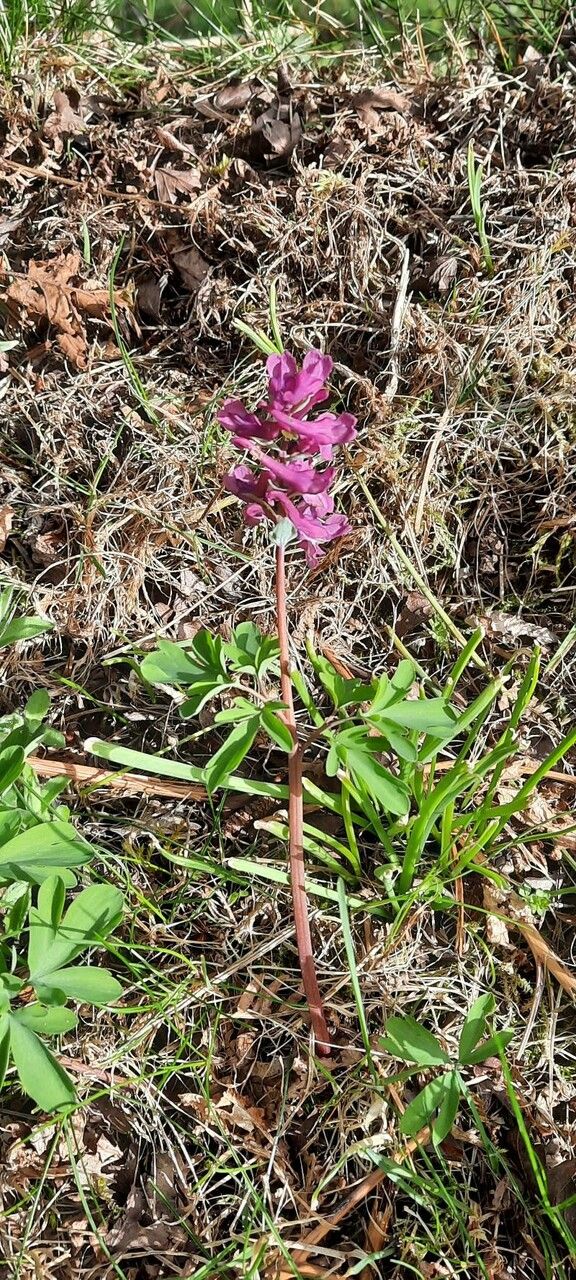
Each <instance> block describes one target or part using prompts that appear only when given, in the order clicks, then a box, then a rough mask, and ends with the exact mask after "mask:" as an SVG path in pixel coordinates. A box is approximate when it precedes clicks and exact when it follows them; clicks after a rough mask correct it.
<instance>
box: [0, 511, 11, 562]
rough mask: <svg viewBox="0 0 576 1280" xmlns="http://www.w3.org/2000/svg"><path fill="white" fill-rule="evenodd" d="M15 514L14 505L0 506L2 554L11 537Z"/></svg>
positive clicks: (0, 543)
mask: <svg viewBox="0 0 576 1280" xmlns="http://www.w3.org/2000/svg"><path fill="white" fill-rule="evenodd" d="M13 515H14V510H13V508H12V507H0V555H1V554H2V552H3V550H4V547H5V546H6V543H7V541H8V538H9V537H10V533H11V530H12V517H13Z"/></svg>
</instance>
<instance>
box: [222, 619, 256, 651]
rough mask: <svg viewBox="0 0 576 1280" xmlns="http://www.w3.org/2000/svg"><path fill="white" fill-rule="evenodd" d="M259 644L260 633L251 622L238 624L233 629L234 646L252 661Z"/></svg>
mask: <svg viewBox="0 0 576 1280" xmlns="http://www.w3.org/2000/svg"><path fill="white" fill-rule="evenodd" d="M261 643H262V633H261V631H259V630H258V627H257V626H255V625H254V623H253V622H239V623H238V626H237V627H235V628H234V646H235V647H236V648H237V649H239V650H240V652H241V653H243V654H245V655H246V656H247V657H250V658H252V659H254V658H255V657H256V654H257V653H258V650H259V648H260V645H261ZM225 647H227V646H225Z"/></svg>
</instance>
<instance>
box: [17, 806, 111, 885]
mask: <svg viewBox="0 0 576 1280" xmlns="http://www.w3.org/2000/svg"><path fill="white" fill-rule="evenodd" d="M92 856H93V849H92V848H91V846H90V845H89V844H88V843H87V842H86V841H85V840H82V839H81V838H80V837H79V836H78V834H77V832H76V831H75V829H74V827H73V826H72V825H71V823H69V822H60V821H57V822H39V823H38V824H37V826H35V827H30V828H29V829H28V830H27V831H21V832H20V834H19V835H17V836H14V837H13V838H12V839H11V840H8V842H7V843H6V844H5V845H3V846H2V848H0V881H2V880H28V881H31V882H32V883H33V884H41V883H42V881H43V880H45V879H46V877H47V876H51V875H53V874H54V873H55V871H58V873H59V874H60V875H62V878H63V880H64V881H65V883H66V884H68V885H70V884H75V883H76V881H75V877H74V876H73V875H71V874H70V873H68V872H66V871H65V870H63V869H65V868H67V867H80V866H82V865H83V864H84V863H85V862H88V861H89V860H90V858H91V857H92Z"/></svg>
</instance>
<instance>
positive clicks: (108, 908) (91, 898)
mask: <svg viewBox="0 0 576 1280" xmlns="http://www.w3.org/2000/svg"><path fill="white" fill-rule="evenodd" d="M122 907H123V898H122V894H121V893H120V890H119V889H115V888H114V887H113V886H112V885H108V884H93V885H89V887H88V888H87V889H83V890H82V892H81V893H79V894H78V896H77V897H76V898H75V899H74V901H73V902H72V903H71V905H70V906H69V907H68V910H67V912H66V914H65V915H64V916H63V918H62V920H61V922H60V924H59V925H58V929H57V932H56V934H55V935H54V937H53V939H52V942H51V943H50V944H49V945H48V946H46V947H45V948H44V950H43V951H42V954H41V956H40V957H39V959H37V960H36V962H35V965H34V968H33V969H31V971H30V981H31V983H32V984H33V985H34V986H35V987H36V986H37V985H38V983H41V982H44V981H45V980H46V977H47V975H51V974H52V972H53V971H54V970H57V969H61V968H63V967H64V966H66V965H68V964H69V962H70V961H71V960H73V959H74V958H75V956H77V955H79V954H80V952H81V951H85V950H86V948H87V947H89V946H92V945H93V944H94V943H95V942H99V941H101V939H102V938H105V937H106V936H107V935H108V934H109V933H110V931H111V929H113V928H114V926H115V925H116V924H118V922H119V921H120V920H121V919H122ZM30 914H31V917H32V916H33V918H34V924H35V925H36V924H37V923H40V922H39V920H38V908H36V909H35V910H34V911H33V912H31V913H30ZM42 923H43V924H44V926H46V922H45V921H42ZM63 989H64V988H62V990H63Z"/></svg>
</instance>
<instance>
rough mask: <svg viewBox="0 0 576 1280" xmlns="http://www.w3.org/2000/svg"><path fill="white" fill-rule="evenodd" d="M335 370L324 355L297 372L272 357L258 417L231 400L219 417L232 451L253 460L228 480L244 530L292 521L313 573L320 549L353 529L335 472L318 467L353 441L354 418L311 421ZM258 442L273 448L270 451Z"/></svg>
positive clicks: (311, 357) (309, 358)
mask: <svg viewBox="0 0 576 1280" xmlns="http://www.w3.org/2000/svg"><path fill="white" fill-rule="evenodd" d="M332 367H333V366H332V361H331V359H330V357H329V356H325V355H323V354H322V352H321V351H309V352H308V353H307V354H306V356H305V357H304V361H303V363H302V367H301V368H300V369H299V368H298V365H297V364H296V361H295V359H294V357H293V356H291V355H287V354H285V355H282V356H280V355H278V356H270V357H269V359H268V360H267V362H266V369H267V372H268V399H267V400H266V401H263V402H262V403H261V404H259V405H258V406H257V408H256V411H255V412H254V413H251V412H250V411H249V410H248V409H246V407H245V405H244V404H243V403H242V401H241V400H227V401H226V402H225V404H224V405H223V406H222V408H221V410H220V412H219V414H218V419H219V421H220V422H221V423H222V425H223V426H224V427H226V428H227V429H228V430H229V431H230V432H232V437H233V442H234V444H235V445H236V446H237V447H238V448H241V449H246V450H248V452H249V453H250V454H251V455H252V458H253V459H254V464H255V465H254V466H253V467H249V466H245V465H244V464H241V465H239V466H237V467H234V468H233V469H232V471H231V472H230V473H229V475H227V476H225V477H224V485H225V487H226V488H227V489H228V491H229V492H230V493H233V494H235V495H236V497H237V498H239V499H240V501H241V502H243V503H244V504H245V517H246V522H247V524H257V523H259V522H260V521H262V520H264V519H268V520H273V521H276V522H277V521H278V520H280V519H282V518H285V517H288V519H289V520H290V521H291V523H292V524H293V526H294V528H295V530H296V533H297V534H298V539H299V542H300V545H301V547H302V548H303V550H304V552H305V554H306V559H307V561H308V564H309V565H314V564H315V563H316V561H317V560H318V559H319V557H320V556H321V554H322V551H321V547H322V544H324V543H326V542H331V541H332V540H333V539H334V538H340V537H342V535H343V534H345V533H347V532H348V529H349V527H350V526H349V524H348V521H347V520H346V517H345V516H342V515H338V514H337V513H336V512H335V511H334V498H333V495H332V494H331V492H330V488H331V486H332V484H333V482H334V477H335V471H334V468H333V467H324V468H323V469H318V468H317V466H316V465H315V463H314V459H315V458H316V459H318V458H320V459H321V460H322V461H324V460H327V459H329V458H331V457H332V450H333V447H334V445H337V444H346V443H348V442H349V441H350V440H353V439H354V436H355V434H356V429H355V428H356V419H355V418H354V417H353V416H352V414H351V413H340V414H337V413H329V412H326V411H324V412H323V413H320V414H318V415H317V417H316V418H310V417H308V416H306V415H307V414H309V413H310V411H311V410H312V409H313V408H314V406H315V405H316V404H319V403H320V402H321V401H323V400H326V399H327V397H328V394H329V392H328V388H327V387H326V381H327V379H328V377H329V376H330V373H331V372H332ZM259 441H262V442H266V443H267V444H268V446H269V447H268V449H267V450H266V451H265V450H264V449H262V448H261V446H260V444H259Z"/></svg>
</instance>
